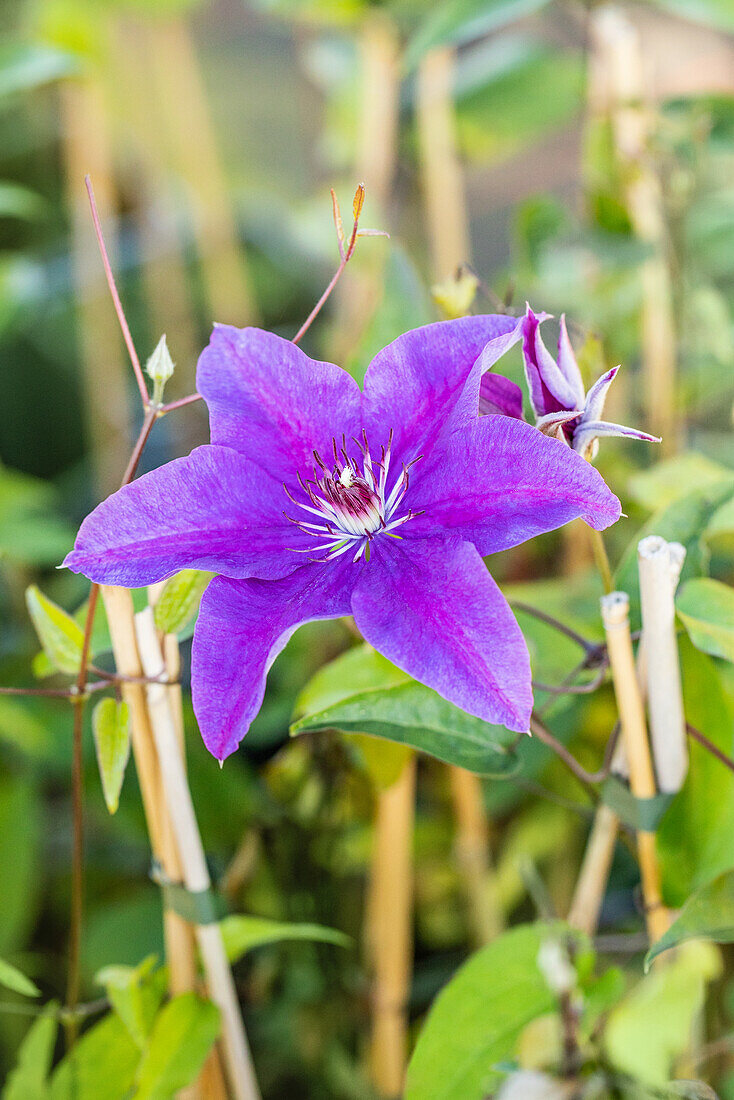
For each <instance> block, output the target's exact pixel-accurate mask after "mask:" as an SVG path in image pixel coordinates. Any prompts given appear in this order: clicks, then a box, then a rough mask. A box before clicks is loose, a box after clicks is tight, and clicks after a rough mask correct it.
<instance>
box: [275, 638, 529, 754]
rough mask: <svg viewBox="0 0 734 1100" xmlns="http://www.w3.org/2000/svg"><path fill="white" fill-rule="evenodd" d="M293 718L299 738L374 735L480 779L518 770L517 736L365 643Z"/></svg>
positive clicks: (311, 690)
mask: <svg viewBox="0 0 734 1100" xmlns="http://www.w3.org/2000/svg"><path fill="white" fill-rule="evenodd" d="M296 714H299V715H301V716H300V717H298V718H297V720H296V721H295V722H294V723H293V724H292V726H291V734H293V735H294V736H295V735H297V734H299V733H310V732H313V731H315V730H323V729H337V730H341V731H342V732H344V733H364V734H369V735H370V736H372V737H383V738H385V739H386V740H388V741H394V742H396V743H397V744H400V745H408V746H410V747H411V748H414V749H419V750H420V751H421V752H426V753H428V754H429V755H430V756H435V757H436V758H437V759H438V760H443V761H444V762H445V763H447V764H455V765H457V767H460V768H466V769H467V770H468V771H472V772H476V773H477V774H478V775H496V776H506V775H510V774H513V773H514V772H515V771H516V769H517V766H518V761H517V757H516V756H515V754H514V752H513V751H512V745H513V744H514V742H515V741H516V740H517V734H516V733H512V732H511V731H510V730H507V729H505V727H504V726H493V725H490V723H488V722H483V721H482V720H481V719H479V718H475V717H473V715H470V714H466V713H465V712H464V711H463V710H459V708H458V707H455V706H453V704H451V703H449V702H447V701H446V700H445V699H442V698H441V696H440V695H438V694H437V693H436V692H435V691H431V689H430V688H427V687H425V686H424V685H423V684H419V683H417V682H416V681H415V680H412V679H411V678H410V677H409V676H408V675H407V674H406V673H404V672H401V670H400V669H398V668H396V667H395V666H394V665H392V664H391V663H390V662H389V661H388V660H386V659H385V658H384V657H382V656H381V655H380V654H379V653H377V652H376V651H375V650H374V649H372V647H371V646H367V645H363V646H359V647H357V648H355V649H352V650H349V652H348V653H345V654H343V655H342V656H341V657H337V659H336V660H335V661H332V662H331V663H330V664H329V665H326V666H325V667H324V668H323V669H320V670H319V672H318V673H317V674H316V676H314V677H313V679H312V680H311V681H310V683H309V684H307V686H306V688H305V689H304V691H303V692H302V694H301V696H300V697H299V699H298V702H297V704H296Z"/></svg>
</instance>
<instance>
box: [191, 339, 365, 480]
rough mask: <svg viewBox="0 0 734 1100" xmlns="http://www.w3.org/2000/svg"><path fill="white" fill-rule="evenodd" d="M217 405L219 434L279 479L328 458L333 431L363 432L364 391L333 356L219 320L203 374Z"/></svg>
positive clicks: (215, 433)
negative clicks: (320, 357) (318, 355)
mask: <svg viewBox="0 0 734 1100" xmlns="http://www.w3.org/2000/svg"><path fill="white" fill-rule="evenodd" d="M196 380H197V385H198V388H199V392H200V393H201V394H202V396H203V398H204V400H205V401H206V403H207V406H208V408H209V418H210V423H211V441H212V443H215V444H223V445H225V446H227V447H233V448H234V449H235V450H237V451H239V452H240V454H243V455H246V456H247V458H250V459H252V460H253V461H254V462H257V463H258V464H259V465H261V466H263V467H264V468H265V469H267V470H270V471H271V472H273V473H274V474H275V475H276V476H277V479H278V481H287V482H288V483H289V484H291V482H292V479H293V478H294V476H295V473H296V471H297V470H301V471H310V470H311V468H312V467H313V451H314V450H317V451H319V452H321V454H322V455H323V456H324V458H326V459H327V461H328V457H327V456H329V455H330V454H331V450H332V438H333V436H334V434H335V433H336V434H337V435H338V436H341V433H342V432H343V433H345V435H346V437H347V438H348V439H349V438H351V436H353V435H359V432H360V427H361V424H360V402H361V394H360V391H359V387H358V385H357V383H356V382H355V381H354V379H353V378H352V377H351V376H350V375H349V374H347V372H346V371H344V370H342V369H341V367H337V366H334V364H333V363H321V362H316V361H315V360H313V359H309V357H308V356H307V355H305V354H304V352H302V351H301V349H300V348H298V347H296V346H295V344H292V343H291V342H290V341H288V340H283V339H282V338H281V337H280V336H275V335H274V334H273V333H271V332H264V331H263V330H262V329H257V328H244V329H237V328H233V327H232V326H231V325H217V326H216V327H215V329H214V332H213V333H212V338H211V341H210V342H209V346H208V347H207V348H205V349H204V351H203V352H202V354H201V356H200V358H199V365H198V368H197V375H196Z"/></svg>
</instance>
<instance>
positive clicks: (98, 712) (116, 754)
mask: <svg viewBox="0 0 734 1100" xmlns="http://www.w3.org/2000/svg"><path fill="white" fill-rule="evenodd" d="M92 732H93V734H94V747H95V749H96V750H97V764H98V766H99V775H100V778H101V780H102V791H103V793H104V800H105V802H106V804H107V809H108V810H109V811H110V813H111V814H113V813H115V811H116V810H117V807H118V805H119V801H120V790H121V789H122V781H123V779H124V778H125V768H126V767H127V762H128V760H129V759H130V711H129V708H128V705H127V703H118V702H117V701H116V700H115V699H101V700H100V701H99V703H97V705H96V707H95V708H94V711H93V713H92Z"/></svg>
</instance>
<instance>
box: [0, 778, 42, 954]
mask: <svg viewBox="0 0 734 1100" xmlns="http://www.w3.org/2000/svg"><path fill="white" fill-rule="evenodd" d="M41 815H42V802H41V797H40V794H39V791H38V788H37V787H36V786H35V784H34V783H33V782H31V781H29V780H27V779H21V778H20V777H19V776H16V775H14V776H12V777H10V776H8V777H4V778H3V779H2V781H0V867H2V868H3V903H2V904H3V909H2V920H0V951H2V952H3V954H6V953H7V954H9V953H10V952H11V951H13V950H15V949H16V948H17V947H18V946H19V945H20V944H22V943H24V942H25V938H26V936H27V935H28V934H29V932H30V931H31V929H32V927H33V924H34V922H35V920H36V916H37V911H38V902H39V899H40V893H41V888H42V884H43V882H44V881H45V874H46V872H45V870H44V869H43V866H42V858H41V837H42V834H43V822H42V816H41Z"/></svg>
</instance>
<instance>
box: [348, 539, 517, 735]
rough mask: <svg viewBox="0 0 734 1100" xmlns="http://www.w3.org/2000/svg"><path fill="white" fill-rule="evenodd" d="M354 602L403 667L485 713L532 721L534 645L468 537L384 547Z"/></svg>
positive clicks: (361, 621) (365, 625) (367, 628)
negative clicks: (531, 647)
mask: <svg viewBox="0 0 734 1100" xmlns="http://www.w3.org/2000/svg"><path fill="white" fill-rule="evenodd" d="M352 608H353V611H354V618H355V622H356V624H357V626H358V627H359V629H360V630H361V632H362V634H363V635H364V637H365V638H366V640H367V641H368V642H369V643H370V644H371V645H373V646H374V647H375V649H377V650H379V652H380V653H383V654H384V655H385V656H386V657H388V658H389V659H390V660H391V661H393V662H394V663H395V664H396V665H398V667H399V668H402V669H403V670H404V671H405V672H407V673H409V674H410V675H411V676H414V677H415V678H416V679H417V680H420V681H421V682H422V683H424V684H426V685H427V686H428V687H430V688H433V689H434V691H437V692H438V693H439V695H442V696H443V697H444V698H445V699H448V700H449V701H450V702H452V703H455V704H456V705H457V706H459V707H461V708H462V709H463V710H465V711H468V712H469V713H470V714H474V715H476V716H477V717H478V718H483V719H484V720H485V721H487V722H495V723H498V724H502V725H505V726H507V727H508V728H509V729H513V730H519V731H526V730H527V729H528V723H529V719H530V711H531V709H532V704H533V696H532V690H531V685H530V660H529V657H528V651H527V646H526V645H525V640H524V638H523V636H522V633H521V631H520V628H519V626H518V625H517V623H516V622H515V619H514V617H513V615H512V612H511V611H510V608H509V607H508V605H507V602H506V601H505V598H504V596H503V595H502V593H501V592H500V590H499V589H498V587H497V585H496V584H495V582H494V581H493V579H492V577H491V576H490V574H489V573H488V572H487V568H486V566H485V565H484V562H483V561H482V559H481V558H480V557H479V554H478V553H477V551H476V550H475V549H474V547H473V546H470V545H469V543H467V542H462V541H459V540H451V541H450V542H448V543H443V544H442V543H441V542H439V541H438V540H434V539H418V540H407V539H406V540H405V542H401V543H396V544H395V545H394V546H390V547H388V548H387V549H386V550H382V549H380V550H379V552H376V553H374V554H373V556H372V560H371V561H370V563H369V566H368V567H367V568H366V569H365V570H364V572H363V574H362V576H361V578H360V580H359V581H358V583H357V587H356V588H355V590H354V594H353V596H352Z"/></svg>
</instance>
